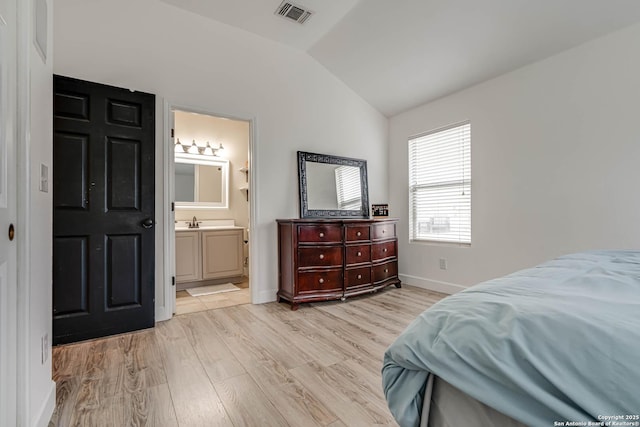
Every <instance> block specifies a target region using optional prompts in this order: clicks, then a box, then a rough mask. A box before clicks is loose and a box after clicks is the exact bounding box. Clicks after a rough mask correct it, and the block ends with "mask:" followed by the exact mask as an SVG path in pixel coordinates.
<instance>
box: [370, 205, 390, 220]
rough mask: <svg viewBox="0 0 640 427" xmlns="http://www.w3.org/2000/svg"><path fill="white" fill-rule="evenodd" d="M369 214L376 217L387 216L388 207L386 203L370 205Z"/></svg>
mask: <svg viewBox="0 0 640 427" xmlns="http://www.w3.org/2000/svg"><path fill="white" fill-rule="evenodd" d="M371 214H372V215H373V216H376V217H381V216H389V205H388V204H386V203H385V204H378V205H371Z"/></svg>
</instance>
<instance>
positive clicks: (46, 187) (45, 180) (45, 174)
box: [40, 163, 49, 193]
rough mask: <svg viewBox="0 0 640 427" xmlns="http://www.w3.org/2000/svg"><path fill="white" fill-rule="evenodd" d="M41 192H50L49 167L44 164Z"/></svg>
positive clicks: (41, 173) (41, 172)
mask: <svg viewBox="0 0 640 427" xmlns="http://www.w3.org/2000/svg"><path fill="white" fill-rule="evenodd" d="M40 191H42V192H43V193H48V192H49V167H48V166H47V165H45V164H44V163H42V164H40Z"/></svg>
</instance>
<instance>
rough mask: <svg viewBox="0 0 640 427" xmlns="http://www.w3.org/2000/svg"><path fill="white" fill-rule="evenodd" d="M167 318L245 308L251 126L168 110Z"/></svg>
mask: <svg viewBox="0 0 640 427" xmlns="http://www.w3.org/2000/svg"><path fill="white" fill-rule="evenodd" d="M170 115H171V117H170V121H171V122H172V123H173V126H172V134H173V138H172V144H173V164H172V166H173V167H172V168H170V169H172V170H173V174H172V176H171V177H170V179H171V181H172V182H171V184H170V187H171V188H173V200H174V205H173V207H174V212H173V214H174V219H173V225H174V227H173V230H170V231H171V232H172V237H173V239H172V240H173V243H174V244H173V245H172V247H173V248H174V251H173V252H174V258H173V259H174V261H175V269H174V277H175V286H174V288H175V304H174V314H176V315H180V314H186V313H193V312H196V311H205V310H212V309H216V308H222V307H229V306H233V305H239V304H248V303H250V302H251V293H250V292H251V290H250V271H249V245H250V238H249V237H250V223H251V221H250V212H251V210H250V197H249V181H250V179H249V176H250V158H251V156H250V146H251V121H248V120H240V119H235V118H229V117H222V116H219V115H215V114H210V113H206V112H202V111H194V110H191V109H185V108H179V107H174V108H171V110H170Z"/></svg>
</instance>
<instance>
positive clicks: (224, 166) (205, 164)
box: [174, 153, 229, 209]
mask: <svg viewBox="0 0 640 427" xmlns="http://www.w3.org/2000/svg"><path fill="white" fill-rule="evenodd" d="M174 182H175V199H176V207H179V208H188V209H225V208H228V207H229V160H227V159H221V158H219V157H209V156H202V155H196V154H187V153H184V154H183V153H176V155H175V181H174Z"/></svg>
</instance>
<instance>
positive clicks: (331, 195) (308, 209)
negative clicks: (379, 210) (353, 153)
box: [298, 151, 369, 218]
mask: <svg viewBox="0 0 640 427" xmlns="http://www.w3.org/2000/svg"><path fill="white" fill-rule="evenodd" d="M298 183H299V187H300V217H302V218H368V217H369V189H368V182H367V161H366V160H360V159H352V158H349V157H340V156H332V155H328V154H316V153H308V152H304V151H298Z"/></svg>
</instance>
